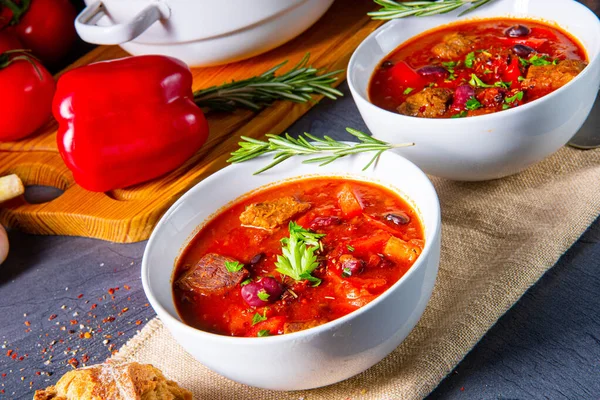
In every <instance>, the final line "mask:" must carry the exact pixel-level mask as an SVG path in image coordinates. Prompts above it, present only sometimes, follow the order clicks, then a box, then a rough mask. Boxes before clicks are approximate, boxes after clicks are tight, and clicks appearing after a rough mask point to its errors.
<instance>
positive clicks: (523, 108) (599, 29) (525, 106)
mask: <svg viewBox="0 0 600 400" xmlns="http://www.w3.org/2000/svg"><path fill="white" fill-rule="evenodd" d="M565 4H569V5H572V6H574V7H581V8H583V9H584V10H585V12H588V13H589V14H591V15H593V16H594V17H595V18H596V20H597V21H598V23H597V24H596V31H597V34H598V36H600V19H599V18H598V16H596V14H594V12H592V11H591V10H590V9H589V8H588V7H586V6H584V5H583V4H581V3H579V2H577V1H568V2H565ZM420 18H426V17H420ZM498 18H508V19H510V18H514V19H531V20H534V21H535V20H536V19H537V20H540V21H541V22H545V23H547V24H548V23H555V24H556V25H557V26H558V27H559V28H560V29H562V30H564V31H565V32H567V33H569V36H571V37H573V38H575V39H576V40H577V42H578V44H579V45H580V46H581V47H582V48H583V49H584V50H585V52H586V55H587V56H588V59H589V51H588V49H587V48H586V47H585V46H584V45H583V44H582V43H581V42H580V40H579V38H577V37H576V36H575V35H573V34H571V33H570V32H569V31H568V30H567V29H565V28H563V27H562V25H561V24H559V23H558V22H557V21H549V20H543V19H542V18H538V17H536V16H534V15H528V14H525V15H521V16H514V17H513V16H510V15H508V16H507V15H497V16H485V17H476V16H475V17H473V18H469V19H464V20H459V21H452V22H448V23H446V24H443V25H440V26H438V27H435V28H430V29H426V30H424V31H422V32H420V33H418V34H416V35H413V36H411V37H410V38H409V39H407V40H410V39H412V38H414V37H415V36H418V35H422V34H424V33H425V32H429V31H434V30H437V29H439V28H440V27H442V26H446V25H453V24H461V23H468V22H472V21H475V20H486V19H498ZM394 22H395V21H394V20H391V21H388V22H386V23H385V24H383V25H381V26H380V27H379V28H377V29H375V30H374V31H373V32H371V34H369V36H367V37H366V38H365V39H364V40H363V41H362V42H361V43H360V45H359V46H358V47H357V48H356V50H354V52H353V53H352V57H350V61H349V63H348V69H347V71H346V80H347V81H348V86H349V87H350V90H351V91H352V92H353V93H354V94H355V95H356V96H358V97H359V98H360V99H361V100H362V101H364V102H366V103H367V104H368V106H369V107H371V108H375V109H377V110H379V111H381V112H384V113H386V114H390V115H394V116H395V117H396V118H399V119H405V118H410V119H411V121H414V120H415V119H418V120H419V121H420V123H423V124H432V125H443V124H446V123H448V121H449V120H451V121H452V122H451V123H454V124H461V123H463V124H464V123H467V124H468V123H469V122H468V121H470V120H473V118H477V121H482V120H483V119H484V118H487V119H488V120H490V121H492V120H495V119H498V118H504V116H505V115H508V116H510V115H512V114H514V113H516V112H522V111H527V110H528V109H530V108H531V107H536V106H538V105H539V104H541V103H542V102H544V101H547V100H549V99H551V98H553V97H556V96H560V94H561V93H562V92H564V90H566V88H567V87H569V86H571V85H573V84H574V82H576V81H579V80H581V79H582V77H584V76H586V75H588V74H590V73H591V72H590V70H591V68H590V67H591V65H592V64H596V63H598V62H600V51H598V53H597V54H596V55H595V56H594V58H593V59H589V63H588V65H587V66H586V68H584V69H583V71H581V72H580V73H579V74H578V75H577V76H576V77H575V78H573V79H571V81H569V82H567V84H566V85H563V86H561V87H560V88H558V89H556V90H554V91H552V92H550V93H548V94H545V95H544V96H542V97H540V98H537V99H535V100H533V101H531V102H527V103H525V104H523V105H520V106H518V107H512V108H509V109H507V110H501V111H497V112H493V113H490V114H483V115H473V116H470V117H466V118H421V117H413V116H410V115H403V114H399V113H395V112H393V111H390V110H386V109H384V108H381V107H379V106H376V105H375V104H373V103H372V102H371V101H370V100H369V99H368V98H365V96H363V95H362V94H361V93H360V91H359V90H358V89H357V88H356V85H355V83H354V81H353V79H352V71H353V70H354V68H355V64H356V58H357V57H358V56H357V54H358V53H359V51H360V50H361V49H362V48H363V47H364V46H366V45H367V44H366V43H367V41H368V40H369V39H371V38H372V37H374V36H376V35H378V34H379V32H380V31H382V30H383V29H385V27H386V26H387V25H388V24H392V23H394ZM404 42H406V40H405V41H404ZM404 42H401V43H399V44H398V45H397V46H396V48H398V47H399V46H400V45H402V43H404ZM394 51H395V49H394V50H392V51H391V52H390V53H388V54H387V55H389V54H391V53H392V52H394ZM387 55H386V57H387ZM384 58H385V57H384ZM382 60H383V59H382ZM377 65H379V64H377ZM373 73H374V70H372V71H370V74H371V75H370V77H369V83H370V82H371V77H372V76H373ZM367 90H368V86H367Z"/></svg>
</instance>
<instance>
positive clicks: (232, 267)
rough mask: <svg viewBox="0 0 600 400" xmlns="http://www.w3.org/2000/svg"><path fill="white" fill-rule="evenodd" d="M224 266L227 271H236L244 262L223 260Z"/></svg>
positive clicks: (242, 266)
mask: <svg viewBox="0 0 600 400" xmlns="http://www.w3.org/2000/svg"><path fill="white" fill-rule="evenodd" d="M225 268H227V271H229V272H238V271H239V270H241V269H242V268H244V264H241V263H239V262H237V261H225Z"/></svg>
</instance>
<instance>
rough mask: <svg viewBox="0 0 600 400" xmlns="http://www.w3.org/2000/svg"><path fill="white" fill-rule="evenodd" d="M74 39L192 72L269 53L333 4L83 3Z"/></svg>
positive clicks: (324, 0)
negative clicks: (166, 59)
mask: <svg viewBox="0 0 600 400" xmlns="http://www.w3.org/2000/svg"><path fill="white" fill-rule="evenodd" d="M85 2H86V4H87V7H86V8H85V9H84V10H83V11H82V12H81V14H80V15H79V16H78V17H77V19H76V21H75V28H76V29H77V32H78V33H79V36H81V38H82V39H83V40H85V41H86V42H90V43H96V44H120V45H121V47H122V48H123V49H125V50H126V51H127V52H129V53H131V54H133V55H140V54H163V55H167V56H171V57H175V58H178V59H180V60H182V61H184V62H186V63H187V64H188V65H190V66H193V67H205V66H209V65H217V64H225V63H229V62H234V61H238V60H242V59H245V58H249V57H252V56H255V55H257V54H260V53H264V52H266V51H268V50H271V49H273V48H275V47H277V46H279V45H281V44H283V43H285V42H287V41H289V40H291V39H293V38H295V37H296V36H298V35H299V34H301V33H302V32H304V31H305V30H306V29H308V28H309V27H310V26H311V25H312V24H314V23H315V22H316V21H317V20H318V19H319V18H320V17H321V16H322V15H323V14H324V13H325V11H327V9H328V8H329V7H330V6H331V4H332V3H333V0H286V1H281V0H253V1H248V0H221V1H213V0H85Z"/></svg>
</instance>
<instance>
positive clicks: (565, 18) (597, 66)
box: [348, 0, 600, 181]
mask: <svg viewBox="0 0 600 400" xmlns="http://www.w3.org/2000/svg"><path fill="white" fill-rule="evenodd" d="M457 13H458V11H457V12H453V13H450V14H444V15H439V16H433V17H423V18H407V19H402V20H395V21H391V22H388V23H386V24H385V25H383V26H381V27H380V28H379V29H377V30H376V31H375V32H373V33H372V34H371V35H370V36H369V37H367V38H366V39H365V40H364V41H363V42H362V44H361V45H360V46H359V47H358V48H357V49H356V51H355V52H354V54H353V55H352V58H351V60H350V64H349V66H348V83H349V86H350V90H351V92H352V96H353V98H354V101H355V102H356V105H357V106H358V109H359V111H360V114H361V116H362V117H363V119H364V120H365V123H366V124H367V126H368V127H369V129H370V131H371V133H372V134H373V135H374V136H375V137H377V138H378V139H381V140H385V141H388V142H392V143H402V142H415V143H416V146H414V147H410V148H404V149H398V150H397V151H398V152H399V153H400V154H402V155H403V156H404V157H406V158H408V159H409V160H411V161H412V162H414V163H415V164H417V165H418V166H419V167H420V168H422V169H423V170H424V171H425V172H427V173H429V174H432V175H436V176H440V177H443V178H448V179H454V180H465V181H477V180H486V179H495V178H500V177H503V176H507V175H511V174H514V173H516V172H519V171H522V170H524V169H525V168H527V167H529V166H530V165H532V164H534V163H536V162H538V161H540V160H542V159H544V158H546V157H547V156H549V155H550V154H552V153H554V152H555V151H557V150H558V149H559V148H560V147H562V146H563V145H564V144H565V143H567V142H568V141H569V139H570V138H571V137H573V135H574V134H575V133H576V132H577V131H578V130H579V128H580V127H581V125H583V122H584V121H585V120H586V118H587V116H588V114H589V113H590V110H591V108H592V105H593V104H594V99H595V98H596V95H597V93H598V88H599V86H600V21H599V20H598V17H596V15H595V14H594V13H593V12H591V11H590V10H589V9H587V8H586V7H585V6H583V5H581V4H580V3H578V2H576V1H573V0H552V1H548V0H527V1H514V0H496V1H494V2H492V3H489V4H488V5H486V6H484V7H481V8H479V9H477V10H476V11H475V12H472V13H469V14H467V15H466V16H465V17H457ZM507 16H514V17H526V18H538V19H543V20H545V21H549V22H550V23H552V22H556V23H558V25H559V26H561V27H562V28H563V29H565V30H567V31H568V32H570V33H571V34H572V35H573V36H575V37H576V38H577V39H579V41H580V42H581V44H582V45H583V46H584V48H585V50H586V51H587V54H588V57H589V60H590V63H589V65H588V66H587V67H586V68H585V70H584V71H583V72H582V73H580V74H579V75H578V76H577V77H576V78H575V79H573V80H572V81H571V82H569V83H568V84H567V85H565V86H563V87H562V88H560V89H558V90H556V91H554V92H552V93H550V94H549V95H547V96H544V97H542V98H540V99H538V100H535V101H533V102H531V103H527V104H525V105H522V106H519V107H515V108H512V109H509V110H505V111H501V112H497V113H494V114H488V115H482V116H476V117H468V118H455V119H427V118H416V117H409V116H405V115H401V114H398V113H395V112H390V111H386V110H383V109H381V108H379V107H377V106H375V105H373V104H372V103H370V102H369V100H368V97H367V87H368V84H369V80H370V78H371V74H372V73H373V71H374V69H375V67H376V66H377V65H378V64H379V62H380V61H381V60H382V59H383V58H384V57H385V56H387V55H388V54H389V53H390V52H392V51H393V50H394V49H395V48H396V47H398V46H399V45H400V44H401V43H403V42H404V41H406V40H407V39H409V38H411V37H413V36H415V35H417V34H419V33H422V32H424V31H426V30H429V29H432V28H435V27H437V26H440V25H442V24H447V23H450V22H453V21H455V20H457V19H459V20H460V19H467V18H468V19H470V18H477V17H484V18H489V17H507Z"/></svg>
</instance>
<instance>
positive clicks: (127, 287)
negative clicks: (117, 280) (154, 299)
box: [123, 285, 131, 290]
mask: <svg viewBox="0 0 600 400" xmlns="http://www.w3.org/2000/svg"><path fill="white" fill-rule="evenodd" d="M123 287H124V288H125V290H129V289H131V286H129V285H123Z"/></svg>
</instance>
